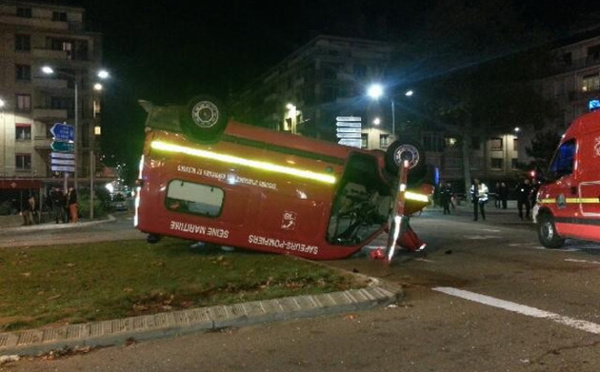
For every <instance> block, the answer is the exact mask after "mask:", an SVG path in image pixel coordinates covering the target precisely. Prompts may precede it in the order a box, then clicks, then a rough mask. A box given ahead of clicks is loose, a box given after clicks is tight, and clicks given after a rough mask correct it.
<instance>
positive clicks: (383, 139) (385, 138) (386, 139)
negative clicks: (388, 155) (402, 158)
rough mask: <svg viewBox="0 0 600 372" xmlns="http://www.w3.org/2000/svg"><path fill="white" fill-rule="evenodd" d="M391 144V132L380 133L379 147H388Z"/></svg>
mask: <svg viewBox="0 0 600 372" xmlns="http://www.w3.org/2000/svg"><path fill="white" fill-rule="evenodd" d="M389 145H390V135H389V134H380V135H379V147H380V148H382V149H383V148H386V147H388V146H389Z"/></svg>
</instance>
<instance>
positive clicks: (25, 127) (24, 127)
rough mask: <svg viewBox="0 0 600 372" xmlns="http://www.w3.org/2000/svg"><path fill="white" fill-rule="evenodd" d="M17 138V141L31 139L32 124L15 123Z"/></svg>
mask: <svg viewBox="0 0 600 372" xmlns="http://www.w3.org/2000/svg"><path fill="white" fill-rule="evenodd" d="M15 139H16V140H17V141H26V140H30V139H31V124H20V123H17V124H16V125H15Z"/></svg>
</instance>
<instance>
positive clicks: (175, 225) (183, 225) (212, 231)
mask: <svg viewBox="0 0 600 372" xmlns="http://www.w3.org/2000/svg"><path fill="white" fill-rule="evenodd" d="M170 228H171V230H174V231H181V232H189V233H192V234H196V235H206V236H214V237H217V238H221V239H228V238H229V230H225V229H218V228H216V227H206V226H202V225H196V224H193V223H187V222H178V221H171V226H170Z"/></svg>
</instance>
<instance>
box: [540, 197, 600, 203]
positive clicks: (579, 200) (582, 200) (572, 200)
mask: <svg viewBox="0 0 600 372" xmlns="http://www.w3.org/2000/svg"><path fill="white" fill-rule="evenodd" d="M552 203H556V198H552V199H541V200H540V204H552ZM565 203H567V204H593V203H600V198H566V199H565Z"/></svg>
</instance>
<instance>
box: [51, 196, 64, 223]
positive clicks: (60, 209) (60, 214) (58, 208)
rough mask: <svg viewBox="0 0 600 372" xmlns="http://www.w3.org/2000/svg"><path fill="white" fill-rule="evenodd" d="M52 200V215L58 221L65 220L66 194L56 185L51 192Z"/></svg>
mask: <svg viewBox="0 0 600 372" xmlns="http://www.w3.org/2000/svg"><path fill="white" fill-rule="evenodd" d="M50 200H51V201H52V217H53V218H54V221H55V222H56V223H62V222H65V196H64V195H63V192H62V191H61V190H60V188H59V187H55V188H54V189H53V190H52V192H51V193H50Z"/></svg>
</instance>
